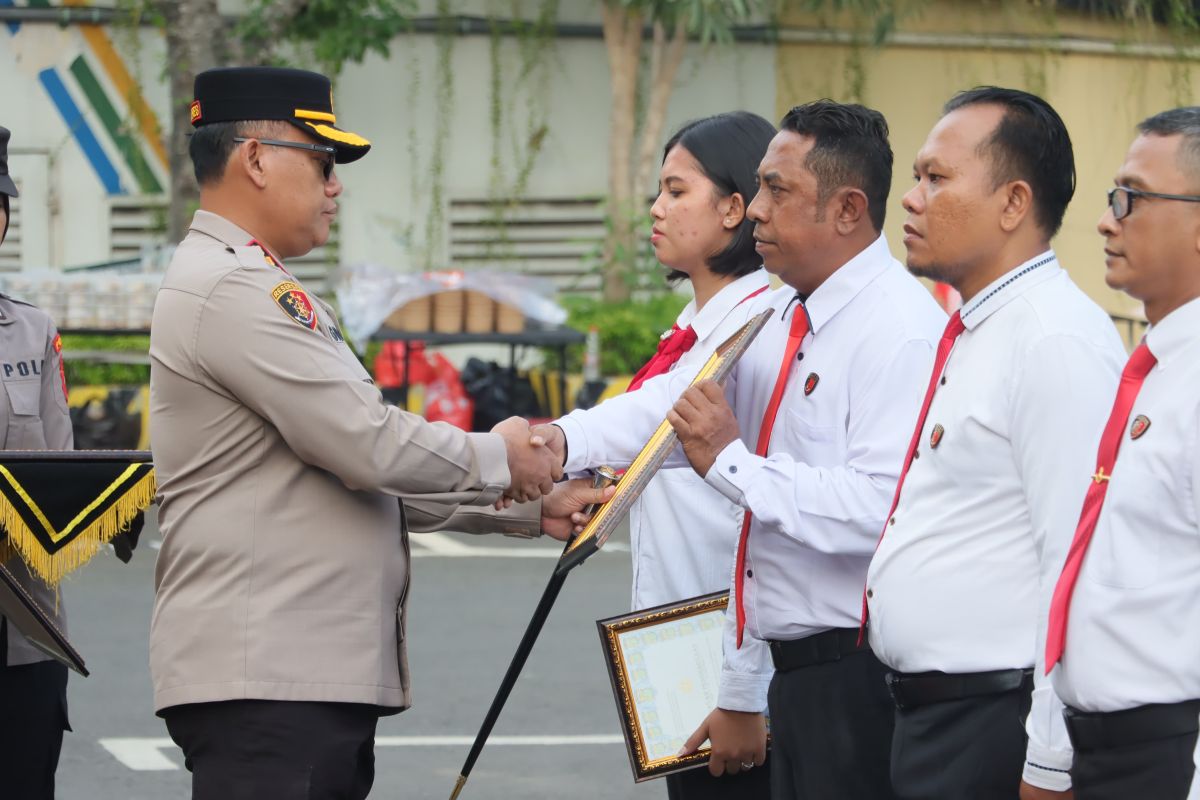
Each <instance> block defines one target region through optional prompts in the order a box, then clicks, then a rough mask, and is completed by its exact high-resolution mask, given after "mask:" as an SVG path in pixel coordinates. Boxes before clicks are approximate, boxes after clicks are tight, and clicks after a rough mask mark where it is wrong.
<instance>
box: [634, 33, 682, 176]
mask: <svg viewBox="0 0 1200 800" xmlns="http://www.w3.org/2000/svg"><path fill="white" fill-rule="evenodd" d="M686 47H687V17H686V16H685V15H681V18H680V19H679V20H678V21H677V22H676V23H675V32H674V33H673V34H672V35H671V41H670V42H668V41H667V37H666V31H664V30H663V26H662V23H661V22H655V23H654V51H653V53H652V55H651V58H650V66H651V72H650V102H648V103H647V104H646V118H645V120H644V122H643V124H642V137H641V146H640V147H639V148H638V159H637V170H636V173H635V177H634V182H633V192H634V194H635V196H637V197H639V198H640V197H641V196H642V193H643V192H645V191H646V190H647V189H649V188H650V186H651V181H652V179H653V178H652V176H653V174H654V167H655V165H656V164H657V161H658V159H657V158H656V156H657V155H658V153H659V148H660V147H661V146H662V141H661V138H662V132H663V123H665V122H666V119H667V105H668V104H669V103H670V101H671V90H672V89H674V88H675V76H676V75H677V74H678V73H679V65H680V64H681V63H682V62H683V51H684V50H685V49H686Z"/></svg>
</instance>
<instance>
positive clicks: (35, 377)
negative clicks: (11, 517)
mask: <svg viewBox="0 0 1200 800" xmlns="http://www.w3.org/2000/svg"><path fill="white" fill-rule="evenodd" d="M61 350H62V344H61V342H60V340H59V338H58V331H57V330H56V329H55V327H54V322H53V321H51V319H50V317H49V316H48V315H47V314H46V313H45V312H44V311H42V310H40V309H38V308H35V307H34V306H31V305H29V304H28V303H22V302H20V301H17V300H13V299H12V298H10V297H8V296H6V295H3V294H0V380H2V381H3V383H4V391H3V392H0V442H3V446H4V449H5V450H73V449H74V448H75V440H74V436H73V434H72V432H71V416H70V414H69V413H68V412H67V396H66V381H65V379H64V378H63V372H62V356H61V355H60V351H61ZM5 566H7V567H8V569H9V571H11V572H12V573H13V575H15V576H16V578H17V580H18V581H19V582H20V583H21V585H23V586H24V587H25V588H26V589H28V590H29V592H30V594H31V595H33V599H34V600H35V601H36V602H37V604H38V605H39V606H41V607H42V608H43V609H44V610H45V611H46V613H47V614H49V615H50V616H51V618H52V619H53V620H54V621H55V623H56V624H57V625H58V627H59V629H60V630H62V631H63V632H66V618H65V616H64V614H63V609H62V603H61V601H60V600H59V598H58V597H56V593H55V591H54V590H53V589H51V588H50V587H48V586H46V584H45V583H43V582H42V581H41V579H39V578H37V577H35V576H34V575H33V574H32V573H30V571H29V568H28V567H26V566H25V562H23V561H20V559H10V560H9V562H8V563H7V564H6V565H5ZM7 628H8V664H9V665H10V666H16V665H19V664H33V663H36V662H38V661H49V660H50V657H49V656H47V655H46V654H45V653H43V652H42V651H41V650H38V649H37V648H36V647H34V646H33V645H31V644H30V643H29V641H28V640H27V639H26V638H25V637H24V636H23V635H21V633H20V632H19V631H18V630H17V629H16V627H15V626H14V625H13V624H12V623H11V622H9V623H8V625H7Z"/></svg>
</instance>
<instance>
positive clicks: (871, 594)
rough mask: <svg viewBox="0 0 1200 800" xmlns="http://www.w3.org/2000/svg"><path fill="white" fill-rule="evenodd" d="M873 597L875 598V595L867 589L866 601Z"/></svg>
mask: <svg viewBox="0 0 1200 800" xmlns="http://www.w3.org/2000/svg"><path fill="white" fill-rule="evenodd" d="M874 596H875V593H874V592H873V591H871V590H870V589H867V599H868V600H870V599H871V598H872V597H874Z"/></svg>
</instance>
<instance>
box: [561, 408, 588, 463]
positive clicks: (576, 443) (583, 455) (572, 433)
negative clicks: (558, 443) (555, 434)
mask: <svg viewBox="0 0 1200 800" xmlns="http://www.w3.org/2000/svg"><path fill="white" fill-rule="evenodd" d="M554 424H555V425H557V426H558V427H559V428H560V429H562V432H563V436H564V437H565V438H566V440H567V458H566V460H565V461H564V462H563V471H564V472H582V471H583V470H585V469H587V468H588V467H589V466H591V465H590V464H588V463H587V454H588V446H587V431H585V430H584V427H583V426H582V425H580V424H579V423H578V422H577V421H576V420H573V419H571V417H570V416H566V417H562V418H560V419H556V420H554Z"/></svg>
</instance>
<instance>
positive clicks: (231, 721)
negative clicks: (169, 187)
mask: <svg viewBox="0 0 1200 800" xmlns="http://www.w3.org/2000/svg"><path fill="white" fill-rule="evenodd" d="M195 98H196V99H195V102H194V103H193V104H192V108H191V121H192V125H193V126H194V127H195V132H194V134H193V136H192V139H191V143H190V153H191V157H192V162H193V166H194V168H195V171H196V178H197V181H198V182H199V184H200V210H199V211H197V212H196V215H195V218H194V219H193V221H192V225H191V230H190V231H189V232H188V235H187V236H186V238H185V239H184V240H183V242H182V243H181V244H180V245H179V248H178V250H177V251H176V253H175V256H174V258H173V259H172V262H171V264H170V266H169V267H168V269H167V273H166V276H165V278H164V280H163V283H162V287H161V288H160V290H159V293H158V296H157V299H156V302H155V308H154V318H153V323H152V327H151V336H150V359H151V374H150V404H151V413H150V420H151V422H150V439H151V448H152V450H153V452H154V460H155V465H156V469H157V475H158V481H159V492H160V497H159V500H160V512H159V521H160V527H161V530H162V534H163V546H162V550H161V553H160V555H159V559H158V564H157V567H156V572H155V586H156V598H155V606H154V616H153V620H152V623H151V633H150V666H151V673H152V675H153V680H154V704H155V710H156V712H157V713H158V714H159V715H160V716H162V717H164V718H165V720H166V724H167V729H168V731H169V732H170V734H171V737H172V738H173V739H174V740H175V742H176V743H177V744H178V745H179V746H180V747H181V748H182V749H183V752H184V755H185V757H186V764H187V766H188V768H189V769H190V770H191V771H192V773H193V778H192V791H193V797H195V798H201V799H202V800H208V799H209V798H214V799H215V798H222V800H226V799H227V798H232V797H270V798H273V800H293V798H305V800H312V799H314V798H339V799H340V798H362V797H366V795H367V794H368V792H369V791H370V787H371V783H372V781H373V779H374V752H373V746H374V734H375V726H376V723H377V721H378V718H379V716H380V715H383V714H394V713H397V712H399V711H402V710H403V709H404V708H406V707H408V705H409V704H410V695H409V680H408V670H407V663H406V657H405V645H406V642H405V597H406V595H407V591H408V569H409V564H408V562H409V553H408V538H407V530H408V529H410V528H411V529H425V530H429V529H441V528H449V529H451V530H458V531H472V532H486V531H491V530H495V531H501V532H504V533H509V534H515V535H523V536H533V535H537V534H538V533H539V532H541V531H545V532H546V533H550V534H552V535H555V536H556V537H558V538H565V537H566V536H567V534H568V533H569V531H570V529H571V528H572V526H573V523H578V522H579V521H580V519H581V518H580V517H579V516H578V514H577V513H573V512H578V511H579V510H580V509H581V508H582V507H583V506H584V505H585V504H588V503H592V502H599V501H602V500H605V499H607V498H608V497H610V496H611V492H612V490H611V489H610V490H607V491H604V492H601V491H598V490H592V489H590V488H589V487H587V485H586V483H585V482H583V481H580V482H577V483H576V484H575V485H574V486H573V487H572V491H570V492H568V493H567V494H568V495H569V497H568V498H567V499H566V500H564V501H560V499H559V496H558V493H556V494H555V497H554V499H552V500H551V499H547V500H546V501H545V503H544V504H543V503H542V502H541V501H540V500H538V498H539V497H540V496H541V495H543V494H546V493H548V492H549V490H550V487H551V483H552V481H553V480H555V479H557V478H559V477H560V476H561V466H560V461H559V459H557V458H555V456H554V455H553V453H552V452H551V451H550V450H549V449H548V448H546V447H545V446H544V445H543V444H541V443H538V442H531V440H530V438H529V435H528V433H527V430H528V429H527V427H526V424H525V423H524V421H520V420H512V421H507V422H504V423H501V424H500V425H498V426H497V427H496V429H495V431H494V432H492V433H465V432H463V431H460V430H458V429H457V428H454V427H452V426H449V425H446V424H443V423H436V424H435V423H429V422H426V421H425V420H424V419H422V418H420V417H417V416H414V415H411V414H408V413H407V412H404V411H401V410H400V409H398V408H396V407H394V406H389V405H387V404H386V403H384V402H383V400H382V398H381V396H380V393H379V391H378V389H377V388H376V387H375V386H374V384H373V383H372V381H371V379H370V377H369V376H368V374H367V372H366V371H365V370H364V369H363V367H362V365H361V364H360V363H359V361H358V359H357V358H356V357H355V355H354V353H353V352H351V350H350V348H349V347H348V346H347V345H346V343H345V342H344V341H343V338H342V334H341V331H340V326H339V324H338V321H337V318H336V316H335V315H334V313H333V309H332V308H330V306H329V305H327V304H326V303H324V302H322V301H321V300H320V299H319V298H317V297H315V296H313V295H311V294H309V293H308V292H307V291H306V290H305V289H304V287H303V285H302V284H301V283H300V281H299V280H297V279H296V278H295V277H293V276H292V275H291V274H290V273H289V272H288V268H287V263H286V262H287V259H289V258H293V257H296V256H300V255H303V254H305V253H307V252H309V251H310V250H312V249H313V248H314V247H319V246H321V245H322V244H324V243H325V241H326V240H327V239H328V237H329V227H330V225H331V223H332V222H333V220H334V217H335V215H336V213H337V202H336V200H337V197H338V196H339V195H340V194H341V192H342V184H341V182H340V181H339V180H338V177H337V175H336V174H335V172H334V165H335V164H345V163H349V162H352V161H356V160H358V159H359V158H362V157H363V156H364V155H366V153H367V151H368V150H369V149H370V143H369V142H368V141H367V140H366V139H364V138H362V137H361V136H358V135H357V134H354V133H350V132H348V131H345V130H342V129H340V128H338V127H336V123H337V119H336V117H335V116H334V111H333V96H332V92H331V89H330V82H329V80H328V79H327V78H325V77H324V76H321V75H318V74H315V73H312V72H306V71H301V70H293V69H278V68H268V67H253V68H230V69H215V70H209V71H207V72H203V73H201V74H200V75H198V76H197V77H196V83H195ZM522 430H525V431H526V433H525V435H524V436H522V435H521V431H522ZM397 498H399V501H397ZM504 499H510V500H516V501H518V504H517V505H514V506H512V507H511V508H508V509H505V510H503V511H499V512H497V511H495V510H494V509H493V508H492V505H493V504H496V503H498V502H500V504H501V505H502V504H503V502H502V501H503V500H504ZM529 500H538V501H537V502H522V501H529ZM539 515H540V516H541V518H540V520H539Z"/></svg>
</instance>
